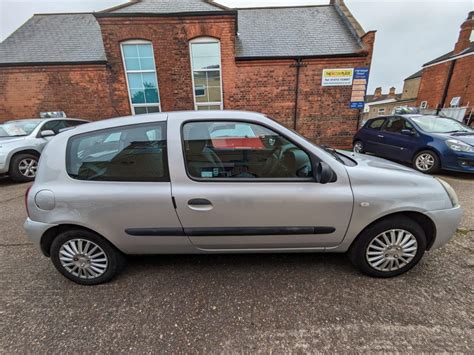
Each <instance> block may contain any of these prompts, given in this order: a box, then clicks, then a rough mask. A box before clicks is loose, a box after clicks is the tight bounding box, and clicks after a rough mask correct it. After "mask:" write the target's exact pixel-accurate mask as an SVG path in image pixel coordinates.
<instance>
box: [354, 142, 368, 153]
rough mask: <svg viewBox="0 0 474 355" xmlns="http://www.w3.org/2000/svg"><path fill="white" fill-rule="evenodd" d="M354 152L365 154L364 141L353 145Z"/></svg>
mask: <svg viewBox="0 0 474 355" xmlns="http://www.w3.org/2000/svg"><path fill="white" fill-rule="evenodd" d="M353 150H354V153H360V154H364V153H365V149H364V143H362V141H355V142H354V145H353Z"/></svg>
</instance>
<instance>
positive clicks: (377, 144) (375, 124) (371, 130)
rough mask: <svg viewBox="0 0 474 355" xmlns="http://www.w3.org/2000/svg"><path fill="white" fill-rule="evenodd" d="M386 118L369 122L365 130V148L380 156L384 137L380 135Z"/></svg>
mask: <svg viewBox="0 0 474 355" xmlns="http://www.w3.org/2000/svg"><path fill="white" fill-rule="evenodd" d="M385 119H386V117H380V118H376V119H373V120H370V121H369V122H367V124H366V126H365V127H364V128H363V130H364V142H363V143H364V146H365V150H366V151H368V152H371V153H374V154H377V155H379V154H380V153H381V150H382V149H383V147H381V144H382V143H383V141H382V139H383V137H382V135H381V134H380V129H381V128H382V126H383V124H384V123H385Z"/></svg>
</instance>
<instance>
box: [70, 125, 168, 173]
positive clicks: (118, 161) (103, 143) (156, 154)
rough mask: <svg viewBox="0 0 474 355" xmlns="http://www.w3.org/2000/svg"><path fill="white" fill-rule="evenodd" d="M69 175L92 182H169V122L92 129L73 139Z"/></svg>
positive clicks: (71, 141)
mask: <svg viewBox="0 0 474 355" xmlns="http://www.w3.org/2000/svg"><path fill="white" fill-rule="evenodd" d="M66 169H67V172H68V174H69V175H70V176H71V177H72V178H74V179H78V180H89V181H150V182H157V181H169V172H168V161H167V146H166V123H165V122H159V123H153V124H145V125H131V126H123V127H117V128H111V129H104V130H100V131H94V132H88V133H84V134H79V135H77V136H73V137H71V138H70V139H69V142H68V146H67V152H66Z"/></svg>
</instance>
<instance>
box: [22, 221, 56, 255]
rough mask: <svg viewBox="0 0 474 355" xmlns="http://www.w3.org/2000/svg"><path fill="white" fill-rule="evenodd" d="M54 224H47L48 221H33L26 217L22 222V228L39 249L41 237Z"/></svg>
mask: <svg viewBox="0 0 474 355" xmlns="http://www.w3.org/2000/svg"><path fill="white" fill-rule="evenodd" d="M55 226H56V224H49V223H42V222H35V221H32V220H31V219H29V218H27V219H26V221H25V224H24V226H23V227H24V228H25V231H26V234H27V235H28V238H29V239H30V240H31V241H32V242H33V244H34V245H35V246H36V247H37V248H38V249H40V250H41V237H43V235H44V233H45V232H46V231H47V230H48V229H50V228H52V227H55Z"/></svg>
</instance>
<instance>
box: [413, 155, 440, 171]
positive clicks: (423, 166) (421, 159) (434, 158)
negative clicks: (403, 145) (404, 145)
mask: <svg viewBox="0 0 474 355" xmlns="http://www.w3.org/2000/svg"><path fill="white" fill-rule="evenodd" d="M413 167H414V168H415V169H416V170H418V171H421V172H422V173H426V174H433V173H436V172H437V171H438V170H439V167H440V161H439V157H438V154H436V153H435V152H433V151H432V150H423V151H421V152H419V153H417V154H416V155H415V157H414V158H413Z"/></svg>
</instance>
